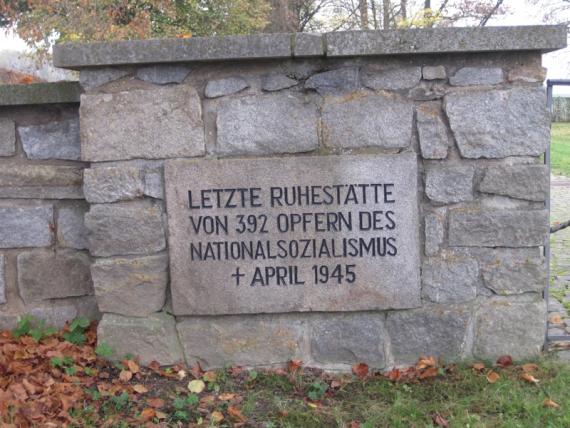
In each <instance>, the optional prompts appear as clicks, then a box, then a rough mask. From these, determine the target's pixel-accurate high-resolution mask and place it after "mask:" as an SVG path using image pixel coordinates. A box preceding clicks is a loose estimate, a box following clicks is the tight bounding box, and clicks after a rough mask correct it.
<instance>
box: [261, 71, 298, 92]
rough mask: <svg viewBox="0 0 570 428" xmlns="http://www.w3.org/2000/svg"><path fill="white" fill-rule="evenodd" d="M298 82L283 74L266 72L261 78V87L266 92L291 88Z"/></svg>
mask: <svg viewBox="0 0 570 428" xmlns="http://www.w3.org/2000/svg"><path fill="white" fill-rule="evenodd" d="M298 84H299V82H298V81H296V80H295V79H291V78H290V77H287V76H285V75H284V74H268V75H266V76H263V78H262V79H261V89H263V90H264V91H266V92H274V91H280V90H281V89H287V88H291V87H293V86H296V85H298Z"/></svg>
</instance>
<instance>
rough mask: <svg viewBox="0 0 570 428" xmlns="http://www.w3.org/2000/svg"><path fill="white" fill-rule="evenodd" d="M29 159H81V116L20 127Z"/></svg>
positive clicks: (19, 131) (19, 130)
mask: <svg viewBox="0 0 570 428" xmlns="http://www.w3.org/2000/svg"><path fill="white" fill-rule="evenodd" d="M18 133H19V134H20V140H21V141H22V145H23V147H24V152H26V156H27V157H28V159H67V160H80V159H81V143H80V141H79V118H73V119H67V120H63V121H61V122H51V123H48V124H45V125H32V126H20V127H18Z"/></svg>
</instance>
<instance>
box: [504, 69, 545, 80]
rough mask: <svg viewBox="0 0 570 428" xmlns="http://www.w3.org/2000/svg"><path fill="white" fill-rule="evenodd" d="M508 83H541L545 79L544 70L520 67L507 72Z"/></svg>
mask: <svg viewBox="0 0 570 428" xmlns="http://www.w3.org/2000/svg"><path fill="white" fill-rule="evenodd" d="M507 78H508V80H509V82H527V83H541V82H543V81H544V79H546V68H544V67H540V66H538V67H531V66H521V67H517V68H514V69H512V70H509V74H508V77H507Z"/></svg>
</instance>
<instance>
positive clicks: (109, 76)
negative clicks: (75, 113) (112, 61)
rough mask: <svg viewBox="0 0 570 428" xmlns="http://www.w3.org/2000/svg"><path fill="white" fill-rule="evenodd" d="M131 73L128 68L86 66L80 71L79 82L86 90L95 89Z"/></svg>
mask: <svg viewBox="0 0 570 428" xmlns="http://www.w3.org/2000/svg"><path fill="white" fill-rule="evenodd" d="M128 75H129V71H128V70H123V69H120V68H115V67H114V68H108V67H106V68H84V69H82V70H81V72H80V73H79V84H80V85H81V87H82V88H83V89H85V90H86V91H90V90H91V89H95V88H96V87H98V86H101V85H104V84H105V83H109V82H112V81H114V80H119V79H121V78H123V77H125V76H128Z"/></svg>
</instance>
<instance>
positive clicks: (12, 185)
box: [0, 165, 83, 199]
mask: <svg viewBox="0 0 570 428" xmlns="http://www.w3.org/2000/svg"><path fill="white" fill-rule="evenodd" d="M82 182H83V178H82V168H81V167H75V166H51V165H4V166H3V167H2V168H1V169H0V198H13V199H83V189H82V186H81V185H82Z"/></svg>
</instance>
